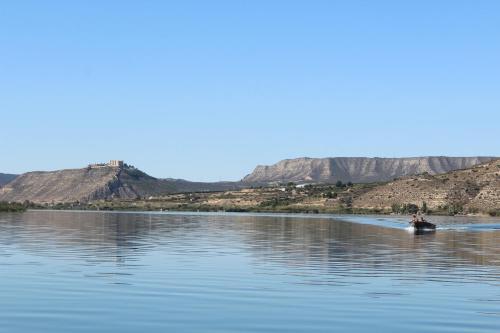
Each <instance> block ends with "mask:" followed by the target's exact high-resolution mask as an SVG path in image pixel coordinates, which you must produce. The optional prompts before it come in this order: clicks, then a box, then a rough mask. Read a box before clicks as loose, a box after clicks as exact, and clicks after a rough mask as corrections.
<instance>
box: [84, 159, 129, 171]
mask: <svg viewBox="0 0 500 333" xmlns="http://www.w3.org/2000/svg"><path fill="white" fill-rule="evenodd" d="M123 165H124V163H123V161H122V160H111V161H109V162H108V163H92V164H89V166H88V167H89V168H91V169H95V168H104V167H113V168H123Z"/></svg>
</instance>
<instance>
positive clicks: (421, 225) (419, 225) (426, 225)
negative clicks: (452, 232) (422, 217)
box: [410, 221, 436, 230]
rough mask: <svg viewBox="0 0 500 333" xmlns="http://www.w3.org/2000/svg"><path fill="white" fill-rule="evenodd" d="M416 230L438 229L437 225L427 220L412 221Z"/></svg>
mask: <svg viewBox="0 0 500 333" xmlns="http://www.w3.org/2000/svg"><path fill="white" fill-rule="evenodd" d="M410 225H411V226H412V227H413V228H415V230H436V225H435V224H433V223H430V222H427V221H418V222H410Z"/></svg>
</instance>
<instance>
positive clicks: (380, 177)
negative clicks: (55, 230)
mask: <svg viewBox="0 0 500 333" xmlns="http://www.w3.org/2000/svg"><path fill="white" fill-rule="evenodd" d="M493 159H495V158H493V157H445V156H437V157H408V158H378V157H375V158H368V157H333V158H297V159H290V160H283V161H280V162H278V163H276V164H274V165H271V166H257V168H255V170H254V171H253V172H252V173H251V174H250V175H248V176H246V177H245V178H243V180H242V181H243V182H246V183H270V182H324V183H334V182H336V181H338V180H341V181H343V182H349V181H350V182H353V183H369V182H383V181H390V180H393V179H394V178H398V177H404V176H409V175H416V174H421V173H424V172H426V173H429V174H431V175H434V174H440V173H445V172H449V171H453V170H458V169H465V168H470V167H472V166H474V165H477V164H480V163H485V162H489V161H491V160H493Z"/></svg>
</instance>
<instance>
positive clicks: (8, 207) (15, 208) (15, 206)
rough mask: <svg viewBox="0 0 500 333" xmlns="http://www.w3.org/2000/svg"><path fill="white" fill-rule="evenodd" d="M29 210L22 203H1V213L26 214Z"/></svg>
mask: <svg viewBox="0 0 500 333" xmlns="http://www.w3.org/2000/svg"><path fill="white" fill-rule="evenodd" d="M27 208H28V207H27V206H26V205H24V204H21V203H16V202H2V201H0V212H24V211H25V210H26V209H27Z"/></svg>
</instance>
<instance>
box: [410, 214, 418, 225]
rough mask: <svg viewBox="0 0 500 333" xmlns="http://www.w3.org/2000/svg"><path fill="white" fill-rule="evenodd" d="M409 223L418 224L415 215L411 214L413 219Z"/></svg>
mask: <svg viewBox="0 0 500 333" xmlns="http://www.w3.org/2000/svg"><path fill="white" fill-rule="evenodd" d="M411 223H412V224H415V223H418V217H417V214H413V218H412V219H411Z"/></svg>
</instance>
